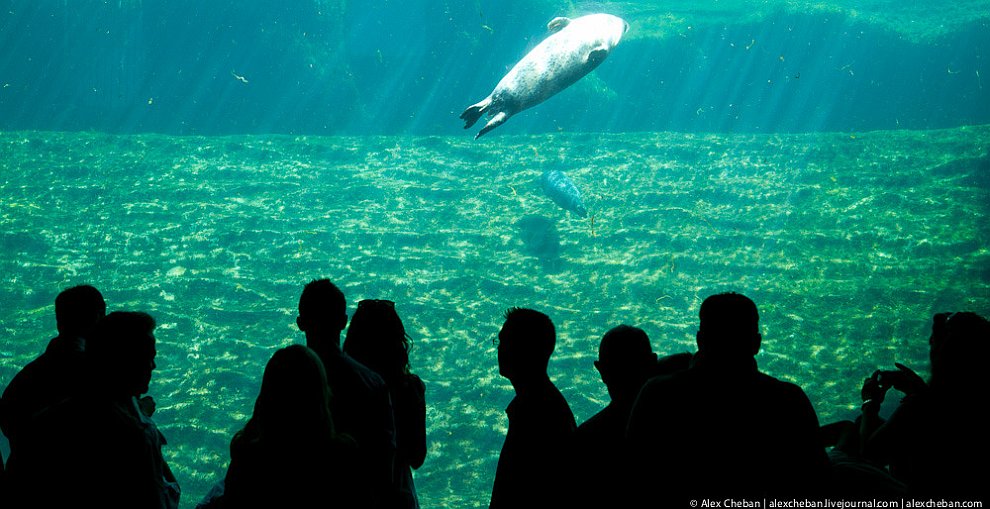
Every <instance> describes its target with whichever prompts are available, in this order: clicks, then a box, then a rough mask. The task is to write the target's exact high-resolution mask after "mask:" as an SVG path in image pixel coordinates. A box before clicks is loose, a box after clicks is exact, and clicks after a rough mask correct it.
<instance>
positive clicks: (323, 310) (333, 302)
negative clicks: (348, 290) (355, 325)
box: [296, 279, 347, 348]
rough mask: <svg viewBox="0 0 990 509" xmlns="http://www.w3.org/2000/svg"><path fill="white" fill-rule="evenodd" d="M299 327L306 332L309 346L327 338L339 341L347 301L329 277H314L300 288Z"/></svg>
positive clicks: (345, 321) (344, 324)
mask: <svg viewBox="0 0 990 509" xmlns="http://www.w3.org/2000/svg"><path fill="white" fill-rule="evenodd" d="M296 325H298V326H299V330H301V331H303V332H305V333H306V341H307V344H308V346H309V347H310V348H316V347H318V346H319V345H318V344H317V343H319V342H322V341H326V340H331V341H333V343H334V344H335V345H338V346H339V344H340V331H342V330H344V327H345V326H346V325H347V301H346V300H345V299H344V293H343V292H341V291H340V289H339V288H337V286H336V285H334V284H333V283H331V282H330V280H329V279H314V280H313V281H310V282H309V283H308V284H307V285H306V286H305V288H303V292H302V295H301V296H300V297H299V316H298V317H296Z"/></svg>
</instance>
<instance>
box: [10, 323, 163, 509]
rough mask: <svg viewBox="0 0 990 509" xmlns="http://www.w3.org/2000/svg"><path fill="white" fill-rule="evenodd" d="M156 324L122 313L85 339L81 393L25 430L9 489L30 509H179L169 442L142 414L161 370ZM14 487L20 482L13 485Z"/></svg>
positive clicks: (37, 417)
mask: <svg viewBox="0 0 990 509" xmlns="http://www.w3.org/2000/svg"><path fill="white" fill-rule="evenodd" d="M154 328H155V320H154V319H153V318H152V317H151V316H150V315H148V314H146V313H138V312H124V311H117V312H114V313H110V314H109V315H107V316H106V317H105V318H103V319H102V320H100V321H99V322H98V323H97V324H96V326H95V327H94V329H93V330H92V332H91V333H90V335H89V336H88V337H87V339H86V358H87V370H86V374H87V376H86V379H85V380H84V381H82V384H81V388H80V390H79V391H78V392H77V393H76V394H74V395H73V396H71V397H69V398H68V399H66V400H64V401H62V402H60V403H57V404H55V405H53V406H51V407H49V408H48V409H46V410H44V411H42V412H41V413H39V414H38V415H37V416H35V417H34V418H33V419H32V420H31V421H30V424H29V426H28V428H26V429H25V430H24V436H23V437H21V438H23V442H22V443H21V445H20V446H19V447H20V452H21V453H22V454H21V455H20V456H19V461H18V462H17V463H16V465H11V470H10V472H9V473H10V475H11V479H10V481H11V486H17V491H18V493H17V494H16V495H15V496H18V495H19V498H17V500H18V501H19V502H20V503H22V504H23V505H24V506H27V507H102V508H121V509H123V508H149V509H150V508H155V509H158V508H169V509H174V508H176V507H178V502H179V486H178V483H176V481H175V477H174V476H173V475H172V472H171V470H170V469H169V467H168V465H167V464H166V463H165V460H164V458H163V457H162V450H161V449H162V446H163V445H164V444H165V438H164V437H163V436H162V434H161V432H159V431H158V428H157V427H156V426H155V424H154V422H152V421H151V420H150V419H149V418H148V417H147V416H146V415H145V414H144V413H142V412H141V411H140V410H139V408H138V402H137V396H139V395H141V394H143V393H145V392H147V391H148V384H149V383H150V381H151V376H152V371H153V370H154V369H155V367H156V366H155V355H156V353H157V352H156V349H155V336H154ZM15 479H16V480H15Z"/></svg>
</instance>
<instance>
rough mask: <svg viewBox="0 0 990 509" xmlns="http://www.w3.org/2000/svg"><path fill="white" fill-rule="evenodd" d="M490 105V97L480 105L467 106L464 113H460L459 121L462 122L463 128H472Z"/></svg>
mask: <svg viewBox="0 0 990 509" xmlns="http://www.w3.org/2000/svg"><path fill="white" fill-rule="evenodd" d="M491 105H492V96H488V97H486V98H485V99H484V100H483V101H481V102H480V103H478V104H475V105H472V106H469V107H468V109H466V110H464V113H461V119H462V120H464V128H465V129H467V128H469V127H471V126H473V125H474V123H475V122H477V121H478V119H479V118H481V115H482V114H484V113H485V110H487V109H488V107H489V106H491Z"/></svg>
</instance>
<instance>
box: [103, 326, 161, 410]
mask: <svg viewBox="0 0 990 509" xmlns="http://www.w3.org/2000/svg"><path fill="white" fill-rule="evenodd" d="M154 330H155V319H154V318H152V317H151V315H149V314H147V313H140V312H132V311H115V312H113V313H110V314H109V315H107V316H106V317H105V318H103V319H102V320H100V321H99V322H98V323H97V324H96V326H95V327H94V328H93V331H92V332H91V333H90V335H89V337H88V338H87V339H86V354H87V357H88V359H89V363H90V367H91V368H92V377H93V381H94V382H95V383H96V384H97V385H96V387H97V390H99V391H101V392H103V393H106V394H108V395H110V396H112V397H116V398H122V397H131V396H139V395H141V394H144V393H146V392H148V384H149V383H150V382H151V373H152V371H154V369H155V368H156V367H157V366H156V365H155V356H156V354H157V352H156V350H155V336H154Z"/></svg>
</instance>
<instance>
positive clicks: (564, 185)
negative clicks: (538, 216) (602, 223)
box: [540, 170, 588, 217]
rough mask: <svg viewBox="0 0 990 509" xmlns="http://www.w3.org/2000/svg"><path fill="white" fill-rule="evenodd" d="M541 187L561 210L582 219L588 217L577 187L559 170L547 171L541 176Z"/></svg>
mask: <svg viewBox="0 0 990 509" xmlns="http://www.w3.org/2000/svg"><path fill="white" fill-rule="evenodd" d="M540 187H541V188H543V192H544V193H545V194H546V195H547V196H549V197H550V199H551V200H553V202H554V203H556V204H557V206H559V207H560V208H562V209H564V210H569V211H571V212H573V213H575V214H577V215H578V216H580V217H588V209H586V208H584V202H583V201H581V192H580V191H578V188H577V186H575V185H574V182H572V181H571V179H569V178H568V177H567V175H564V172H562V171H558V170H547V171H545V172H543V175H542V176H540Z"/></svg>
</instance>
